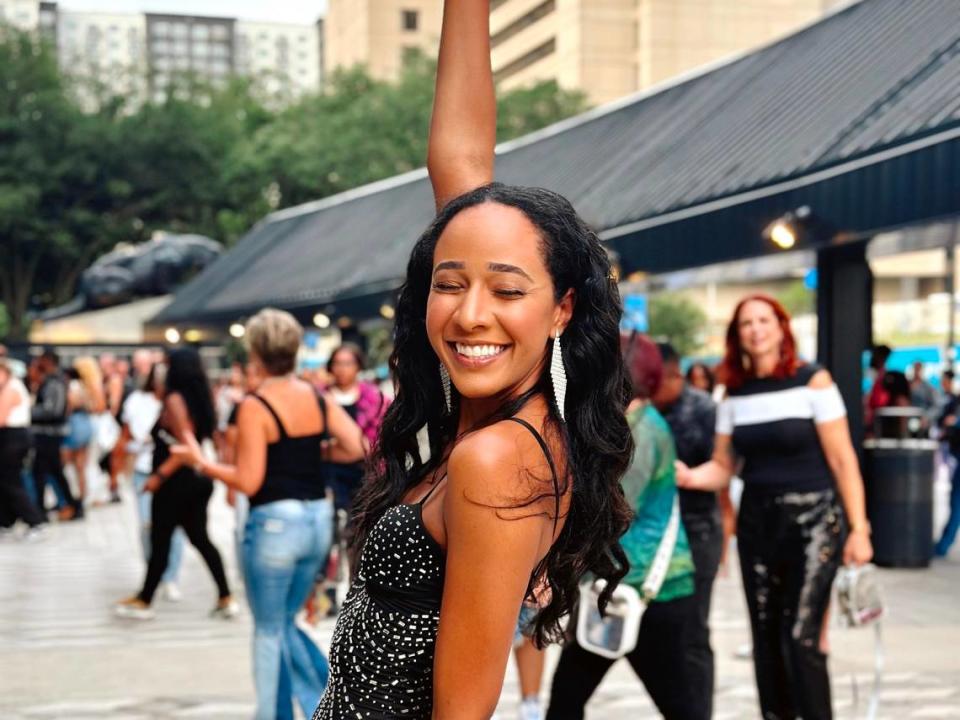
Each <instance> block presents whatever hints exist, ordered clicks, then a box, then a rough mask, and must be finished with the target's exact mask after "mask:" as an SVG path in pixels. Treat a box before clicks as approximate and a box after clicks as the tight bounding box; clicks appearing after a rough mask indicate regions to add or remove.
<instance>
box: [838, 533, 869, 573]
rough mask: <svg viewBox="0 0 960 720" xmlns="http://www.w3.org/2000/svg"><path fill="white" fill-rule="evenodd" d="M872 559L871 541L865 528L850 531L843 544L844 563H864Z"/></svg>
mask: <svg viewBox="0 0 960 720" xmlns="http://www.w3.org/2000/svg"><path fill="white" fill-rule="evenodd" d="M872 559H873V543H871V542H870V535H869V533H868V532H867V530H866V529H857V530H854V531H853V532H851V533H850V535H849V536H848V537H847V542H846V544H845V545H844V546H843V564H844V565H865V564H866V563H868V562H870V561H871V560H872Z"/></svg>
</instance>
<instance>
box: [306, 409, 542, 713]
mask: <svg viewBox="0 0 960 720" xmlns="http://www.w3.org/2000/svg"><path fill="white" fill-rule="evenodd" d="M510 420H514V421H516V422H517V423H519V424H521V425H523V426H524V427H526V428H527V429H528V430H529V431H530V432H531V433H532V434H533V436H534V437H535V438H536V439H537V441H538V442H539V444H540V447H541V449H543V451H544V454H545V455H546V457H547V460H548V462H549V463H550V469H551V471H553V461H552V460H551V458H550V453H549V452H547V446H546V444H545V443H544V442H543V438H541V437H540V434H539V433H538V432H537V431H536V430H535V429H534V428H533V426H532V425H530V424H529V423H528V422H526V421H524V420H521V419H519V418H510ZM444 479H446V476H444V477H443V478H441V479H440V481H439V482H437V483H436V484H435V485H434V486H433V487H432V488H430V492H428V493H427V494H426V495H425V496H424V497H423V499H422V500H420V502H417V503H404V504H401V505H395V506H394V507H392V508H390V509H389V510H387V512H385V513H384V514H383V516H382V517H381V518H380V520H379V521H377V523H376V525H374V527H373V529H372V530H371V532H370V535H369V537H368V538H367V541H366V544H365V545H364V548H363V553H362V556H361V558H360V566H359V569H358V572H357V576H356V579H355V580H354V582H353V584H352V585H351V587H350V592H349V593H348V594H347V598H346V600H345V601H344V603H343V607H342V608H341V610H340V615H339V617H338V618H337V626H336V629H335V630H334V632H333V642H332V643H331V645H330V680H329V682H328V683H327V689H326V691H325V692H324V694H323V697H322V698H321V699H320V705H319V706H318V707H317V710H316V712H315V713H314V714H313V720H340V719H341V718H362V719H363V720H387V719H388V718H398V717H404V718H422V719H429V718H430V716H431V713H432V711H433V653H434V647H435V645H436V640H437V628H438V625H439V622H440V601H441V598H442V597H443V579H444V562H445V560H444V552H443V549H442V548H441V547H440V545H439V544H438V543H437V541H436V540H435V539H434V538H433V536H432V535H430V533H428V532H427V529H426V527H425V526H424V524H423V506H424V504H425V503H426V502H427V500H429V498H430V496H431V495H433V493H434V491H435V490H436V489H437V488H438V487H440V484H441V483H442V482H443V480H444ZM554 482H555V485H554V487H555V488H558V487H559V486H558V484H556V473H555V472H554ZM559 504H560V499H559V493H558V496H557V515H558V516H559V506H560V505H559Z"/></svg>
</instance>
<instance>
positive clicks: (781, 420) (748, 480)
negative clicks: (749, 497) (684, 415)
mask: <svg viewBox="0 0 960 720" xmlns="http://www.w3.org/2000/svg"><path fill="white" fill-rule="evenodd" d="M820 369H821V368H820V367H819V366H818V365H802V366H801V367H800V368H798V370H797V372H796V374H795V375H793V377H789V378H784V379H777V378H752V379H749V380H747V381H746V382H745V383H744V384H743V386H742V387H740V388H737V389H736V390H733V391H731V392H730V393H729V395H728V397H727V398H726V399H725V400H724V401H723V402H722V403H721V404H720V407H719V408H718V409H717V434H718V435H731V436H732V438H733V448H734V450H735V451H736V453H737V455H739V456H740V457H741V458H742V459H743V469H742V470H741V472H740V477H741V478H742V479H743V482H744V484H745V485H746V487H751V488H756V489H763V490H767V491H770V492H777V493H782V492H812V491H817V490H826V489H828V488H832V487H833V484H834V480H833V474H832V473H831V472H830V467H829V465H828V464H827V460H826V457H825V456H824V454H823V448H822V447H821V445H820V439H819V437H818V435H817V429H816V426H817V425H818V424H820V423H824V422H829V421H831V420H837V419H838V418H842V417H845V416H846V414H847V411H846V408H845V407H844V404H843V399H842V398H841V397H840V392H839V391H838V390H837V386H836V385H833V384H831V385H830V387H827V388H819V389H814V388H812V387H810V386H809V382H810V380H811V378H813V376H814V375H816V374H817V372H818V371H820Z"/></svg>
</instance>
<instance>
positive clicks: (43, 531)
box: [20, 525, 50, 543]
mask: <svg viewBox="0 0 960 720" xmlns="http://www.w3.org/2000/svg"><path fill="white" fill-rule="evenodd" d="M49 537H50V529H49V528H47V526H46V525H37V526H35V527H32V528H28V529H27V531H26V532H25V533H24V534H23V537H21V538H20V539H21V540H22V541H23V542H27V543H34V542H43V541H44V540H47V539H48V538H49Z"/></svg>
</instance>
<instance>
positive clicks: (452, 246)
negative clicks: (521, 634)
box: [314, 0, 632, 720]
mask: <svg viewBox="0 0 960 720" xmlns="http://www.w3.org/2000/svg"><path fill="white" fill-rule="evenodd" d="M489 14H490V6H489V2H488V1H487V0H449V1H448V2H447V3H446V6H445V15H444V24H443V30H442V37H441V45H440V47H441V50H440V59H439V69H438V75H437V90H436V94H435V105H434V113H433V125H432V128H431V135H430V143H429V146H430V147H429V162H428V165H429V170H430V177H431V180H432V182H433V187H434V196H435V200H436V204H437V208H438V215H437V217H436V219H435V220H434V222H433V223H432V224H431V225H430V227H429V228H428V229H427V230H426V232H425V233H424V235H423V236H422V237H421V238H420V240H419V241H418V242H417V244H416V246H415V247H414V249H413V252H412V253H411V256H410V262H409V265H408V267H407V276H406V281H405V284H404V286H403V289H402V290H401V293H400V297H399V299H398V302H397V307H396V327H395V333H394V340H395V342H394V351H393V354H392V356H391V361H390V364H391V369H392V370H393V373H394V378H395V381H396V387H397V394H396V399H395V400H394V403H393V405H391V407H390V409H389V410H388V411H387V414H386V416H385V418H384V422H383V426H382V429H381V433H380V437H379V441H378V443H376V444H375V446H374V454H373V458H372V462H371V464H370V467H371V468H372V469H373V470H374V471H375V473H376V474H375V476H374V477H372V478H370V479H368V480H366V481H365V482H364V484H363V486H362V488H361V490H360V493H359V495H358V497H357V500H356V504H355V508H356V513H355V525H356V535H355V540H354V545H353V548H352V554H353V555H354V562H353V563H351V566H352V567H353V568H354V571H355V576H354V578H353V584H352V587H351V589H350V592H349V594H348V596H347V599H346V601H345V603H344V606H343V608H342V610H341V613H340V616H339V618H338V621H337V627H336V630H335V632H334V639H333V645H332V647H331V651H330V658H331V679H330V684H329V685H328V687H327V691H326V693H325V694H324V696H323V698H322V700H321V702H320V705H319V707H318V708H317V711H316V713H315V714H314V718H315V720H333V719H337V720H339V719H340V718H363V719H365V720H366V719H367V718H371V719H376V718H398V717H409V718H430V717H440V718H443V717H449V716H451V715H452V713H453V712H454V709H455V711H456V714H457V716H458V717H478V718H479V717H489V716H490V715H492V714H493V712H494V709H495V707H496V705H497V702H498V699H499V695H500V687H501V684H502V682H503V676H504V671H505V669H506V663H507V658H508V656H509V654H510V650H511V646H512V643H513V637H514V630H515V627H516V623H517V617H518V615H519V613H520V607H521V604H522V603H523V602H524V600H525V599H526V600H527V601H529V602H530V603H538V604H539V606H540V611H539V616H538V619H537V620H536V627H535V629H534V634H535V636H536V638H537V640H538V642H540V643H543V642H546V641H547V640H549V639H551V638H557V637H558V636H559V620H560V618H561V617H562V616H563V615H565V614H567V613H568V612H569V611H570V609H571V607H572V604H573V598H574V597H575V595H576V592H577V580H578V579H579V576H580V575H581V574H582V573H583V572H586V571H589V572H593V573H594V574H596V575H598V576H600V577H603V578H606V579H608V580H610V581H611V589H612V587H613V585H615V584H616V581H617V580H618V579H619V578H620V577H622V575H623V573H624V572H625V570H626V568H625V558H624V556H623V552H622V550H621V549H620V548H619V545H618V543H617V540H618V539H619V537H620V535H621V533H622V532H623V531H624V530H625V529H626V527H627V525H628V523H629V517H630V511H629V508H628V507H627V505H626V502H625V501H624V498H623V494H622V492H620V491H619V483H618V481H619V477H620V475H621V474H622V473H623V471H624V470H625V469H626V467H627V465H628V463H629V460H630V456H631V451H632V441H631V435H630V430H629V428H628V426H627V422H626V419H625V416H624V410H625V408H626V403H627V399H628V395H629V382H628V380H627V378H626V375H625V373H624V368H623V363H622V360H621V358H620V354H619V330H618V323H619V318H620V303H619V297H618V295H617V290H616V284H615V282H614V281H613V280H612V278H611V268H610V263H609V260H608V258H607V256H606V254H605V252H604V251H603V248H602V247H601V245H600V243H599V240H598V239H597V236H596V235H595V234H594V233H592V232H591V231H590V230H589V228H588V227H587V226H586V224H585V223H584V222H583V221H582V220H581V219H580V218H579V217H578V216H577V214H576V213H575V211H574V210H573V208H572V207H571V206H570V204H569V203H568V202H567V201H566V200H564V199H563V198H562V197H560V196H559V195H557V194H555V193H552V192H550V191H547V190H542V189H539V188H522V187H512V186H506V185H499V184H496V183H491V180H492V173H493V143H494V137H495V124H496V122H495V100H494V92H493V81H492V75H491V73H490V58H489V52H490V47H489V42H490V35H489ZM561 337H562V340H561ZM561 343H562V346H563V347H562V348H561ZM424 428H425V430H426V432H425V435H426V438H424V435H423V434H419V433H420V431H421V430H422V429H424ZM424 440H425V441H426V442H424V443H423V444H425V445H429V454H427V452H425V451H426V448H424V452H422V451H421V442H422V441H424ZM604 602H605V601H604Z"/></svg>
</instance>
